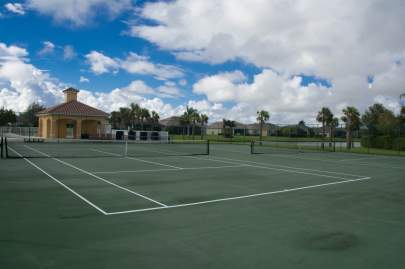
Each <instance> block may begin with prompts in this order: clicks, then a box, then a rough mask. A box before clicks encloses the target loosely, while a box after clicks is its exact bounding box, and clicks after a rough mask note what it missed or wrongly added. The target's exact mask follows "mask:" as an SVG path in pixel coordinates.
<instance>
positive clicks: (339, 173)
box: [216, 156, 364, 177]
mask: <svg viewBox="0 0 405 269" xmlns="http://www.w3.org/2000/svg"><path fill="white" fill-rule="evenodd" d="M216 158H219V159H224V160H231V161H239V162H248V163H254V164H259V165H269V166H278V167H285V168H292V169H297V170H307V171H315V172H321V173H326V174H337V175H345V176H354V177H364V176H363V175H356V174H349V173H342V172H334V171H326V170H319V169H310V168H302V167H295V166H288V165H281V164H269V163H261V162H256V161H249V160H240V159H233V158H227V157H222V156H220V157H218V156H217V157H216Z"/></svg>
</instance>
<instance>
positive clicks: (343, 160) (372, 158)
mask: <svg viewBox="0 0 405 269" xmlns="http://www.w3.org/2000/svg"><path fill="white" fill-rule="evenodd" d="M380 159H386V158H383V157H364V158H353V159H342V160H338V161H337V162H350V161H361V160H380Z"/></svg>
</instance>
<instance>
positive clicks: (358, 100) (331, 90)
mask: <svg viewBox="0 0 405 269" xmlns="http://www.w3.org/2000/svg"><path fill="white" fill-rule="evenodd" d="M398 68H403V67H401V66H397V67H395V68H394V67H393V69H392V70H391V71H390V72H389V73H388V74H386V75H384V76H383V77H382V78H380V77H376V78H375V79H374V84H373V88H372V89H369V87H368V85H367V84H368V82H367V80H366V79H359V78H358V77H356V76H351V77H347V78H345V79H342V80H336V81H334V83H333V85H331V86H330V87H326V86H323V85H319V84H316V83H310V84H308V85H306V86H303V83H302V77H301V76H289V75H285V74H280V73H277V72H275V71H273V70H270V69H264V70H263V71H262V72H260V73H258V74H256V75H255V76H254V77H253V80H252V82H250V83H248V82H246V80H244V79H243V78H244V76H243V74H242V73H241V72H240V71H234V72H227V73H219V74H216V75H212V76H206V77H204V78H202V79H200V80H199V81H197V82H196V83H195V84H194V85H193V92H194V93H196V94H200V95H204V96H205V97H206V98H207V100H208V101H209V102H211V103H227V102H228V103H232V104H234V105H233V106H232V107H231V108H230V109H231V111H232V112H231V113H229V114H228V112H223V113H222V114H223V115H230V118H232V119H239V118H244V119H245V120H248V119H250V120H251V121H254V115H255V111H256V110H259V109H265V110H268V111H270V112H271V114H272V119H271V120H272V121H273V122H284V123H296V122H298V121H299V120H306V121H308V122H314V121H315V115H316V113H317V111H318V110H319V109H320V108H321V107H322V106H329V107H330V108H331V109H332V111H333V112H334V113H335V114H336V115H337V116H339V115H340V114H341V110H342V109H343V108H344V107H345V106H348V105H354V106H357V107H358V108H359V109H360V111H364V110H365V109H366V108H367V106H369V105H371V104H372V103H373V102H380V103H383V104H384V105H386V106H388V107H390V108H391V109H393V110H394V111H396V112H398V111H399V105H398V96H394V97H389V96H387V92H389V90H388V89H386V90H385V89H379V90H377V88H380V86H379V84H380V83H381V84H382V85H387V86H388V87H393V88H399V85H401V83H403V82H404V81H403V77H399V76H398V77H399V78H400V79H399V81H393V80H392V79H391V77H396V75H395V72H398V70H397V69H398ZM383 79H386V80H389V81H390V83H392V84H388V83H382V82H380V81H381V80H383ZM348 85H350V86H353V85H354V86H355V88H356V90H355V91H353V90H352V89H351V88H350V87H348ZM402 85H404V84H402ZM394 92H396V90H394Z"/></svg>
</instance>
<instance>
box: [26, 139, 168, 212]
mask: <svg viewBox="0 0 405 269" xmlns="http://www.w3.org/2000/svg"><path fill="white" fill-rule="evenodd" d="M24 146H25V147H27V148H29V149H31V150H34V151H36V152H38V153H40V154H42V155H44V156H47V157H49V158H51V159H53V160H55V161H57V162H60V163H62V164H64V165H66V166H69V167H71V168H74V169H76V170H78V171H80V172H82V173H84V174H87V175H89V176H92V177H94V178H96V179H98V180H101V181H103V182H105V183H107V184H110V185H112V186H114V187H116V188H118V189H121V190H123V191H127V192H129V193H132V194H134V195H136V196H139V197H141V198H144V199H146V200H149V201H150V202H153V203H155V204H158V205H160V206H163V207H165V206H167V205H166V204H164V203H161V202H159V201H156V200H154V199H152V198H150V197H148V196H146V195H143V194H140V193H138V192H136V191H132V190H130V189H127V188H125V187H122V186H120V185H118V184H116V183H114V182H111V181H109V180H107V179H105V178H102V177H100V176H97V175H95V174H92V173H91V172H89V171H86V170H84V169H82V168H79V167H77V166H75V165H73V164H71V163H68V162H65V161H62V160H59V159H58V158H53V157H51V156H49V155H48V154H46V153H44V152H42V151H40V150H37V149H34V148H31V147H30V146H27V145H24Z"/></svg>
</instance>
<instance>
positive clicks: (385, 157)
mask: <svg viewBox="0 0 405 269" xmlns="http://www.w3.org/2000/svg"><path fill="white" fill-rule="evenodd" d="M333 153H334V154H336V155H337V154H344V155H349V156H353V155H360V154H361V153H347V152H333ZM266 156H269V157H282V158H287V159H300V160H308V161H321V162H327V163H333V164H340V161H342V160H346V159H339V160H328V159H318V158H305V157H296V156H291V155H285V154H266ZM381 158H384V159H401V158H404V159H405V157H392V156H381ZM349 164H351V165H363V166H376V167H381V168H392V169H401V170H403V169H405V168H404V167H401V166H387V165H385V164H380V165H377V164H375V163H358V162H356V163H349Z"/></svg>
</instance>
